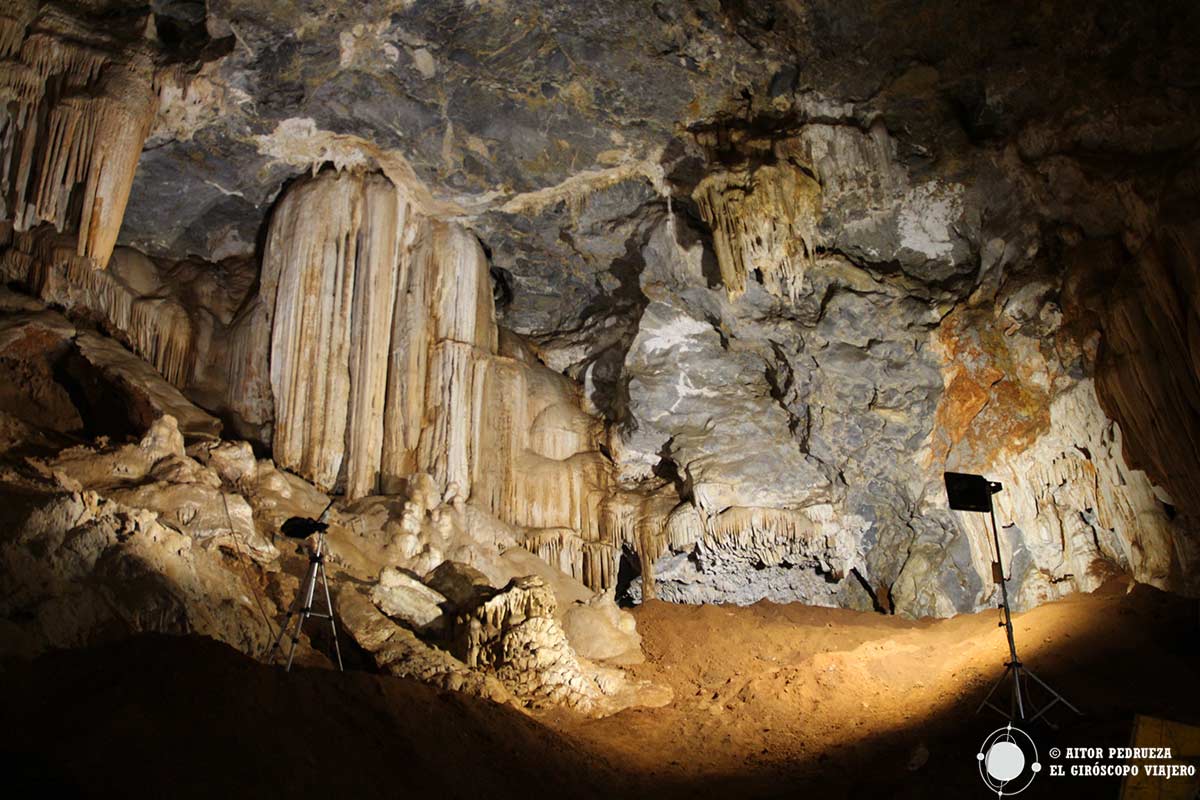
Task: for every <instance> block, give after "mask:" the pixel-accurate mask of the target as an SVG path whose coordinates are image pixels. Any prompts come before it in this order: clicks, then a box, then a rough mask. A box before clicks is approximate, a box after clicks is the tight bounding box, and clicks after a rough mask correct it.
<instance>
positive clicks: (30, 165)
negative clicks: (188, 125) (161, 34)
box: [0, 3, 157, 268]
mask: <svg viewBox="0 0 1200 800" xmlns="http://www.w3.org/2000/svg"><path fill="white" fill-rule="evenodd" d="M27 31H28V33H27ZM0 52H2V53H3V54H4V57H5V58H7V59H10V61H8V62H7V64H6V68H5V69H4V70H2V71H0V98H2V99H4V100H7V101H10V102H9V103H8V104H7V109H8V110H7V111H6V112H5V116H6V120H5V122H4V124H3V125H2V126H0V128H2V130H0V161H2V162H3V169H2V170H0V192H2V193H3V195H4V197H5V201H6V203H5V206H6V213H8V214H9V215H10V216H11V219H12V222H13V225H14V227H15V229H16V230H18V231H26V230H30V229H32V228H34V227H36V226H37V225H38V224H40V223H43V222H49V223H52V224H53V225H54V226H55V228H56V229H57V230H59V231H63V230H66V229H68V228H77V229H78V234H79V235H78V237H77V239H76V253H77V255H79V256H80V257H83V258H87V259H89V260H91V261H92V262H93V263H94V264H95V265H96V266H99V267H101V268H104V267H106V266H107V265H108V261H109V258H110V257H111V256H112V251H113V247H114V246H115V245H116V240H117V233H118V232H119V230H120V227H121V220H122V218H123V217H124V215H125V206H126V204H127V202H128V200H129V192H130V189H131V188H132V186H133V176H134V172H135V170H136V168H137V163H138V158H139V156H140V155H141V151H142V145H143V144H144V143H145V141H146V136H147V135H148V134H149V131H150V125H151V123H152V121H153V118H154V113H155V110H156V108H157V97H156V94H155V91H154V66H153V60H152V57H151V55H150V53H149V51H148V50H147V49H146V46H145V45H144V44H143V43H141V42H134V43H133V44H131V45H128V46H121V45H118V44H117V43H115V42H114V41H110V40H107V39H103V38H98V37H97V35H96V34H93V33H91V31H90V30H88V28H87V27H86V26H84V25H83V24H82V23H80V22H79V21H78V20H75V19H74V18H72V17H70V16H69V15H67V14H66V13H64V12H62V11H60V10H58V9H56V8H55V7H53V6H46V7H44V8H43V9H41V10H40V11H39V12H38V14H37V16H36V18H35V17H34V16H33V14H32V13H31V11H30V9H29V6H28V4H22V3H16V4H13V3H9V4H6V7H5V8H4V9H0ZM76 214H78V216H75V215H76Z"/></svg>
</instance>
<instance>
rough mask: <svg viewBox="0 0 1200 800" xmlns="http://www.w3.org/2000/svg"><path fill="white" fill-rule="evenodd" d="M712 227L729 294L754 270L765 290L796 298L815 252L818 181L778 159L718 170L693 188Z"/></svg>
mask: <svg viewBox="0 0 1200 800" xmlns="http://www.w3.org/2000/svg"><path fill="white" fill-rule="evenodd" d="M692 196H693V198H694V199H695V200H696V203H697V204H698V205H699V207H700V214H701V216H702V217H703V218H704V221H705V222H707V223H708V225H709V227H710V228H712V233H713V246H714V247H715V249H716V252H717V264H718V266H719V267H720V270H721V280H722V281H723V282H724V284H725V289H726V291H727V292H728V293H729V296H730V297H731V298H735V297H738V296H740V295H741V294H742V293H743V292H745V290H746V280H747V277H748V276H749V275H751V274H753V273H757V274H758V275H759V276H760V277H761V280H762V283H763V285H764V286H765V287H766V289H767V291H769V292H771V293H772V294H774V295H777V296H779V297H784V298H789V299H792V300H795V299H796V298H797V297H798V295H799V293H800V290H801V288H802V285H803V281H804V271H805V269H806V268H807V267H808V265H809V264H811V263H812V260H813V258H814V255H815V247H816V228H817V221H818V219H819V216H820V210H821V187H820V184H818V183H817V181H816V180H815V179H814V178H813V177H812V176H811V175H810V174H809V173H808V172H807V171H805V170H804V169H802V168H801V167H799V166H797V165H795V164H794V163H791V162H790V161H786V160H785V161H781V162H780V163H776V164H768V165H764V166H760V167H758V168H756V169H754V170H752V171H748V170H741V171H720V172H715V173H713V174H711V175H709V176H708V177H706V178H705V179H704V180H703V181H701V182H700V184H699V185H698V186H697V187H696V190H695V191H694V192H693V193H692Z"/></svg>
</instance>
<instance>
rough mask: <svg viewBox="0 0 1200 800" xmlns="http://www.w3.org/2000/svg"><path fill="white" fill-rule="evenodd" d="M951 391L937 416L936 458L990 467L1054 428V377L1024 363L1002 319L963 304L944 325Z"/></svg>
mask: <svg viewBox="0 0 1200 800" xmlns="http://www.w3.org/2000/svg"><path fill="white" fill-rule="evenodd" d="M937 336H938V343H939V345H940V346H941V348H942V351H943V353H944V354H945V360H946V361H945V367H944V369H945V371H946V374H947V375H948V376H950V377H948V380H947V383H946V391H945V392H944V393H943V394H942V398H941V400H940V401H939V402H938V407H937V411H936V412H935V416H934V427H933V433H932V447H931V451H930V463H931V464H932V463H936V462H939V461H941V462H944V463H945V465H946V466H948V467H956V468H961V469H968V468H969V469H985V468H986V467H988V466H989V465H991V464H992V463H993V462H994V461H995V460H996V459H997V458H998V457H999V456H1000V455H1001V454H1003V453H1019V452H1021V451H1023V450H1025V449H1026V448H1028V447H1029V446H1030V445H1032V444H1033V443H1034V442H1035V441H1037V439H1038V437H1039V436H1041V435H1042V433H1044V432H1045V431H1046V430H1048V429H1049V427H1050V400H1051V397H1050V392H1049V391H1048V390H1046V389H1043V388H1041V387H1042V386H1048V385H1049V383H1050V382H1049V380H1048V377H1049V376H1042V377H1043V378H1044V379H1043V380H1040V381H1039V380H1037V379H1036V375H1035V374H1034V373H1037V372H1038V371H1039V369H1041V367H1040V365H1037V364H1031V363H1023V361H1022V360H1021V359H1020V358H1019V357H1018V355H1017V354H1016V353H1014V352H1013V351H1012V350H1011V348H1010V347H1009V343H1008V340H1007V337H1005V336H1004V334H1003V332H1002V331H1001V330H1000V329H999V328H998V327H997V321H996V320H995V318H994V317H993V316H992V315H991V314H990V313H987V312H984V311H980V310H976V309H958V310H956V311H954V312H953V313H952V314H950V316H948V317H947V318H946V319H945V321H943V323H942V325H941V327H940V328H939V329H938V334H937Z"/></svg>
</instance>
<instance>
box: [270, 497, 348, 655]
mask: <svg viewBox="0 0 1200 800" xmlns="http://www.w3.org/2000/svg"><path fill="white" fill-rule="evenodd" d="M332 507H333V501H330V503H329V505H328V506H326V507H325V511H324V512H322V513H321V516H320V518H319V519H316V520H312V519H306V518H303V517H292V518H291V519H289V520H288V521H287V522H285V523H284V524H283V533H284V535H285V536H288V537H289V538H293V539H306V538H308V537H309V536H311V535H312V534H313V533H316V534H317V543H316V546H315V547H314V548H313V549H312V550H311V551H309V554H308V574H307V575H306V576H305V578H304V583H303V584H301V586H300V591H299V592H297V593H296V599H295V600H293V601H292V607H291V608H290V609H289V610H288V613H287V620H286V621H284V623H283V627H282V628H280V629H279V635H278V636H276V637H275V644H273V645H271V652H270V653H268V654H267V662H268V663H270V662H271V661H273V660H274V659H275V651H276V650H279V649H280V644H281V642H282V641H283V636H284V634H285V633H287V630H288V628H290V627H291V625H292V617H295V618H296V631H295V633H293V634H292V645H291V648H290V649H289V650H288V658H287V666H286V667H285V668H284V670H285V671H286V672H291V671H292V659H293V658H295V657H296V645H297V644H298V643H299V642H300V632H301V631H302V630H303V629H304V623H305V622H307V621H308V619H309V618H310V617H316V618H317V619H327V620H329V628H330V630H331V631H333V651H334V653H336V654H337V662H338V669H339V670H343V671H344V670H345V668H344V667H343V666H342V649H341V647H340V646H339V645H338V636H337V622H336V621H335V620H334V618H333V600H332V599H330V596H329V578H328V577H326V575H325V530H326V529H327V528H328V527H329V526H328V525H327V524H326V523H325V522H324V520H325V516H326V514H328V513H329V509H330V508H332ZM318 577H320V579H321V586H322V588H323V589H324V592H325V611H324V612H320V611H313V595H314V594H315V593H316V589H317V578H318ZM301 598H303V599H304V605H303V606H301V605H300V602H301Z"/></svg>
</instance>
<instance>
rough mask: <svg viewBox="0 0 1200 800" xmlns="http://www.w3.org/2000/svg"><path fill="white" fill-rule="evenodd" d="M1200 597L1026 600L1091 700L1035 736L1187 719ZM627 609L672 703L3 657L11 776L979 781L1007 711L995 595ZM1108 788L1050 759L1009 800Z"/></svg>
mask: <svg viewBox="0 0 1200 800" xmlns="http://www.w3.org/2000/svg"><path fill="white" fill-rule="evenodd" d="M1196 612H1197V606H1196V604H1195V601H1188V600H1182V599H1180V598H1175V597H1171V596H1168V595H1164V594H1161V593H1159V592H1156V591H1154V590H1151V589H1147V588H1145V587H1138V588H1136V589H1135V590H1134V591H1133V592H1132V593H1127V591H1126V588H1125V587H1124V586H1121V585H1116V584H1114V585H1111V586H1109V587H1106V589H1104V590H1102V591H1101V592H1098V593H1096V594H1094V595H1088V596H1077V597H1073V598H1070V599H1067V600H1064V601H1061V602H1057V603H1053V604H1050V605H1047V606H1043V607H1041V608H1038V609H1036V610H1034V611H1032V612H1030V613H1028V614H1024V615H1020V616H1018V617H1017V620H1016V631H1017V642H1018V646H1019V648H1020V653H1021V656H1022V658H1023V659H1024V660H1025V662H1026V663H1027V664H1028V665H1029V666H1030V667H1031V668H1033V669H1034V670H1036V671H1037V673H1038V674H1039V675H1040V676H1041V677H1042V678H1044V679H1045V680H1047V681H1048V682H1049V683H1051V684H1052V685H1053V686H1055V687H1056V688H1058V689H1060V690H1061V691H1062V692H1063V693H1064V694H1065V695H1067V697H1068V698H1069V699H1070V700H1071V701H1072V702H1074V703H1075V704H1076V705H1078V706H1079V707H1080V708H1081V709H1082V710H1083V711H1084V712H1085V714H1086V715H1085V716H1084V717H1075V715H1074V714H1072V713H1070V712H1069V711H1068V710H1067V709H1065V708H1062V707H1058V708H1056V709H1054V710H1053V711H1052V712H1051V714H1050V718H1051V720H1052V721H1053V722H1054V723H1055V724H1056V726H1057V730H1055V729H1053V728H1051V727H1048V726H1046V725H1044V724H1042V723H1037V724H1035V725H1031V726H1027V728H1028V730H1029V732H1030V733H1031V735H1032V736H1033V737H1034V740H1035V741H1036V742H1037V744H1038V746H1039V748H1041V749H1042V750H1043V753H1048V751H1049V748H1051V747H1056V746H1057V747H1060V748H1065V747H1099V746H1105V747H1107V746H1110V745H1114V746H1115V745H1124V744H1126V743H1127V742H1128V739H1129V734H1130V727H1131V723H1132V719H1133V715H1134V714H1135V713H1144V714H1151V715H1156V716H1162V717H1167V718H1170V719H1176V720H1179V721H1183V722H1191V723H1200V692H1198V691H1196V689H1197V686H1198V678H1200V635H1198V633H1200V629H1198V627H1197V616H1196ZM635 613H636V615H637V618H638V626H639V629H640V630H641V632H642V635H643V637H644V640H645V649H646V652H647V662H646V663H645V664H644V665H640V666H639V667H636V668H635V671H636V672H637V674H638V676H639V677H644V678H651V679H654V680H657V681H660V682H664V683H667V684H668V685H670V686H671V687H672V689H673V690H674V692H675V698H676V699H675V702H673V703H672V704H671V705H670V706H667V707H665V708H661V709H635V710H630V711H626V712H623V713H621V714H618V715H616V716H614V717H610V718H608V719H603V720H588V719H583V718H580V717H577V716H574V715H570V714H566V713H557V714H552V715H548V716H544V717H541V718H537V719H535V718H531V717H528V716H526V715H523V714H520V713H517V712H515V711H513V710H511V709H507V708H500V707H496V706H494V705H492V704H489V703H486V702H482V701H476V700H474V699H472V698H467V697H462V696H457V695H453V694H449V693H439V692H435V691H432V690H430V689H428V688H427V687H424V686H420V685H417V684H413V683H410V682H408V681H401V680H396V679H392V678H387V677H383V676H377V675H370V674H366V673H363V672H350V673H346V674H345V675H336V674H334V673H330V672H327V671H324V670H316V669H309V670H302V671H299V672H296V673H293V674H291V675H284V674H283V673H281V672H280V671H278V670H276V669H272V668H268V667H265V666H262V665H259V664H256V663H254V662H252V661H250V660H249V659H246V658H244V657H243V656H241V655H239V654H237V653H235V652H233V651H231V650H229V649H228V648H225V647H223V646H221V645H218V644H216V643H213V642H209V641H206V640H196V639H170V638H167V637H141V638H139V639H136V640H132V641H129V642H125V643H119V644H115V645H109V646H105V647H102V648H95V649H92V650H88V651H79V652H70V653H60V654H54V655H51V656H48V657H45V658H43V659H40V660H39V661H37V662H34V663H33V664H18V665H10V666H9V667H8V668H7V669H6V670H5V675H4V683H5V688H6V692H5V694H6V695H7V698H6V702H5V708H4V712H3V720H2V722H0V750H3V753H4V757H3V761H4V765H5V773H6V774H7V775H9V776H11V777H12V778H13V779H14V780H16V781H17V783H18V784H19V783H20V782H21V781H22V780H24V781H32V782H33V785H35V786H39V787H41V788H42V789H43V790H44V791H49V790H50V789H51V788H53V787H58V788H63V789H66V790H68V792H69V793H70V794H95V795H105V796H112V795H117V794H120V795H122V796H126V797H139V796H147V797H150V796H154V797H161V796H174V797H183V796H205V797H212V796H214V795H217V796H220V795H226V796H234V797H242V796H255V797H277V796H283V795H284V794H289V795H291V796H306V797H311V796H317V795H322V796H325V795H328V794H329V793H334V794H335V795H336V796H339V797H367V796H370V797H375V796H379V797H405V796H411V795H413V794H416V793H421V794H426V793H429V794H432V795H433V796H438V797H517V796H523V797H656V798H661V797H673V796H678V797H685V796H686V797H864V798H865V797H914V798H917V797H963V798H971V797H980V798H983V797H987V796H988V792H987V790H986V789H984V787H983V785H982V783H981V782H980V779H979V777H978V774H977V771H976V761H975V753H976V752H977V751H978V749H979V747H980V744H981V743H982V742H983V740H984V738H985V736H986V735H987V734H988V733H989V732H991V731H992V730H994V729H995V728H996V727H998V726H999V725H1000V724H1002V723H1003V720H1002V718H1001V717H1000V716H999V715H997V714H995V713H993V712H990V711H987V710H985V711H984V712H983V713H981V714H979V715H976V713H975V708H976V706H977V705H978V703H979V701H980V699H982V697H983V695H984V694H986V692H987V690H988V689H989V688H990V686H991V684H992V683H993V682H994V680H995V679H996V677H997V676H998V675H999V674H1000V670H1001V669H1002V664H1003V661H1004V660H1005V655H1006V644H1005V640H1004V633H1003V630H1002V629H1001V628H999V627H997V621H998V614H997V613H995V612H991V613H983V614H977V615H972V616H963V617H957V618H955V619H951V620H943V621H920V622H912V621H906V620H901V619H897V618H894V617H884V616H881V615H875V614H863V613H858V612H850V611H841V610H833V609H818V608H810V607H804V606H794V605H793V606H778V605H773V604H768V603H760V604H758V605H756V606H752V607H749V608H736V607H721V606H703V607H681V606H673V605H669V604H664V603H650V604H648V605H646V606H643V607H642V608H639V609H637V610H636V612H635ZM1043 761H1045V762H1046V763H1047V764H1049V763H1066V762H1063V761H1062V759H1058V760H1057V761H1056V760H1055V759H1051V758H1049V757H1048V756H1045V757H1043ZM9 785H12V784H11V783H10V784H9ZM1119 789H1120V784H1119V781H1118V780H1114V779H1097V778H1069V777H1067V778H1053V777H1051V776H1050V775H1049V774H1045V775H1044V776H1039V778H1038V780H1037V781H1035V783H1034V784H1033V786H1031V787H1030V789H1029V790H1028V791H1026V792H1025V793H1023V794H1022V795H1021V797H1023V798H1024V797H1089V798H1091V797H1097V798H1103V797H1116V796H1117V794H1118V791H1119ZM43 793H44V792H43V791H39V792H38V794H39V795H42V794H43Z"/></svg>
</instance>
